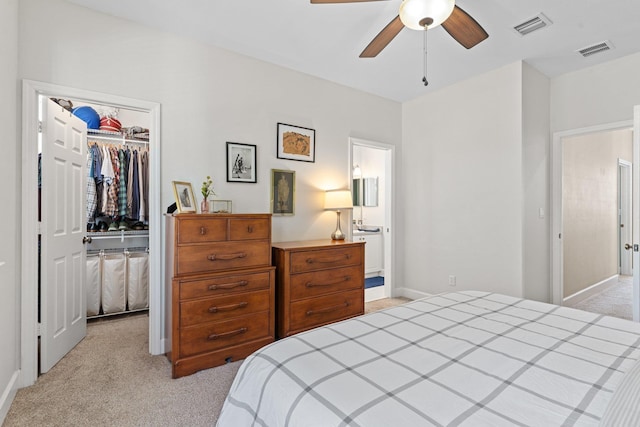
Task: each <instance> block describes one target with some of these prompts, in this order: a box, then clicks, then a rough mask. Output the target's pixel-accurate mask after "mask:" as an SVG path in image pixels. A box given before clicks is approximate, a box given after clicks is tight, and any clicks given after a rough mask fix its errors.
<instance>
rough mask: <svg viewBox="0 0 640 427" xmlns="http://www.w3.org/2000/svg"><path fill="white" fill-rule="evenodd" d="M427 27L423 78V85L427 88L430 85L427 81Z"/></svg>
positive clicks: (425, 27) (425, 31)
mask: <svg viewBox="0 0 640 427" xmlns="http://www.w3.org/2000/svg"><path fill="white" fill-rule="evenodd" d="M427 33H428V31H427V26H426V25H425V26H424V43H423V45H424V75H423V76H422V83H424V85H425V86H428V85H429V82H428V81H427Z"/></svg>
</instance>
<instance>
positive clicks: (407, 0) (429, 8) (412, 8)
mask: <svg viewBox="0 0 640 427" xmlns="http://www.w3.org/2000/svg"><path fill="white" fill-rule="evenodd" d="M455 5H456V2H455V0H402V4H401V5H400V12H399V15H400V20H401V21H402V23H403V24H404V26H405V27H408V28H411V29H412V30H424V26H423V25H420V21H422V20H423V19H424V18H431V19H433V23H432V24H430V25H429V26H428V28H429V29H430V28H434V27H437V26H438V25H440V24H442V23H443V22H444V21H446V20H447V18H448V17H449V15H451V13H452V12H453V8H454V7H455Z"/></svg>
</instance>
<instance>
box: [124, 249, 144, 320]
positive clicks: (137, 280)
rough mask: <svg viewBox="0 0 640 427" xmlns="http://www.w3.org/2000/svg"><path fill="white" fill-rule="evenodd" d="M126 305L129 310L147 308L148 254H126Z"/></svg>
mask: <svg viewBox="0 0 640 427" xmlns="http://www.w3.org/2000/svg"><path fill="white" fill-rule="evenodd" d="M127 303H128V305H129V310H139V309H142V308H149V254H147V253H144V252H128V253H127Z"/></svg>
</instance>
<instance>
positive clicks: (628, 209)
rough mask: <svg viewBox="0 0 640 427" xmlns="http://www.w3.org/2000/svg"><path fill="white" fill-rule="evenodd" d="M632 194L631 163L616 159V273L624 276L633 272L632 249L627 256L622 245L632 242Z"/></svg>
mask: <svg viewBox="0 0 640 427" xmlns="http://www.w3.org/2000/svg"><path fill="white" fill-rule="evenodd" d="M632 194H633V163H632V162H629V161H626V160H624V159H618V253H619V255H618V256H619V259H618V274H622V275H626V276H630V275H632V274H633V271H632V265H633V251H632V252H631V253H630V255H631V256H629V252H628V251H629V250H628V249H625V247H624V246H625V244H627V243H629V244H632V243H633V225H632V224H633V217H632V204H633V196H632ZM622 224H624V227H622V226H621V225H622ZM629 227H631V228H629ZM629 230H630V231H629Z"/></svg>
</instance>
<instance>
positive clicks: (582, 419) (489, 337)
mask: <svg viewBox="0 0 640 427" xmlns="http://www.w3.org/2000/svg"><path fill="white" fill-rule="evenodd" d="M639 346H640V324H637V323H633V322H629V321H626V320H621V319H616V318H612V317H606V316H601V315H597V314H592V313H587V312H583V311H578V310H572V309H569V308H563V307H558V306H554V305H550V304H543V303H539V302H534V301H529V300H522V299H518V298H512V297H508V296H504V295H498V294H491V293H484V292H472V291H466V292H457V293H450V294H442V295H436V296H433V297H429V298H424V299H421V300H417V301H413V302H411V303H408V304H405V305H402V306H398V307H394V308H390V309H387V310H382V311H379V312H376V313H372V314H368V315H364V316H360V317H357V318H354V319H350V320H347V321H344V322H340V323H335V324H332V325H328V326H325V327H322V328H318V329H314V330H311V331H308V332H305V333H301V334H298V335H295V336H292V337H289V338H286V339H283V340H280V341H277V342H275V343H273V344H271V345H269V346H267V347H264V348H263V349H261V350H259V351H257V352H256V353H254V354H252V355H251V356H249V357H248V358H247V359H246V360H245V362H244V363H243V365H242V366H241V368H240V370H239V372H238V375H237V376H236V378H235V380H234V382H233V385H232V386H231V390H230V392H229V395H228V397H227V400H226V402H225V404H224V407H223V409H222V413H221V415H220V418H219V420H218V426H220V427H226V426H229V427H238V426H253V425H260V426H270V427H276V426H296V427H297V426H347V425H348V426H428V425H452V426H456V425H462V426H514V425H537V426H559V425H581V426H590V425H598V423H599V421H600V419H601V418H602V417H603V414H604V413H605V410H606V408H607V406H608V404H609V402H610V400H611V398H612V395H613V392H614V390H615V389H616V386H617V385H618V384H619V383H620V382H621V380H622V378H623V376H624V374H625V372H626V371H627V370H630V368H631V367H632V366H633V365H634V364H635V363H636V361H637V360H638V359H639V358H640V348H639ZM635 370H636V371H640V370H639V369H637V368H636V369H635ZM631 382H632V383H633V384H637V383H638V382H637V381H635V382H634V381H631ZM636 388H638V387H636ZM636 403H637V402H636ZM630 406H631V407H632V406H634V404H633V403H631V404H628V403H627V405H626V406H624V405H623V406H622V407H627V408H628V407H630ZM635 406H636V407H637V404H636V405H635ZM609 417H611V414H610V413H609Z"/></svg>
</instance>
